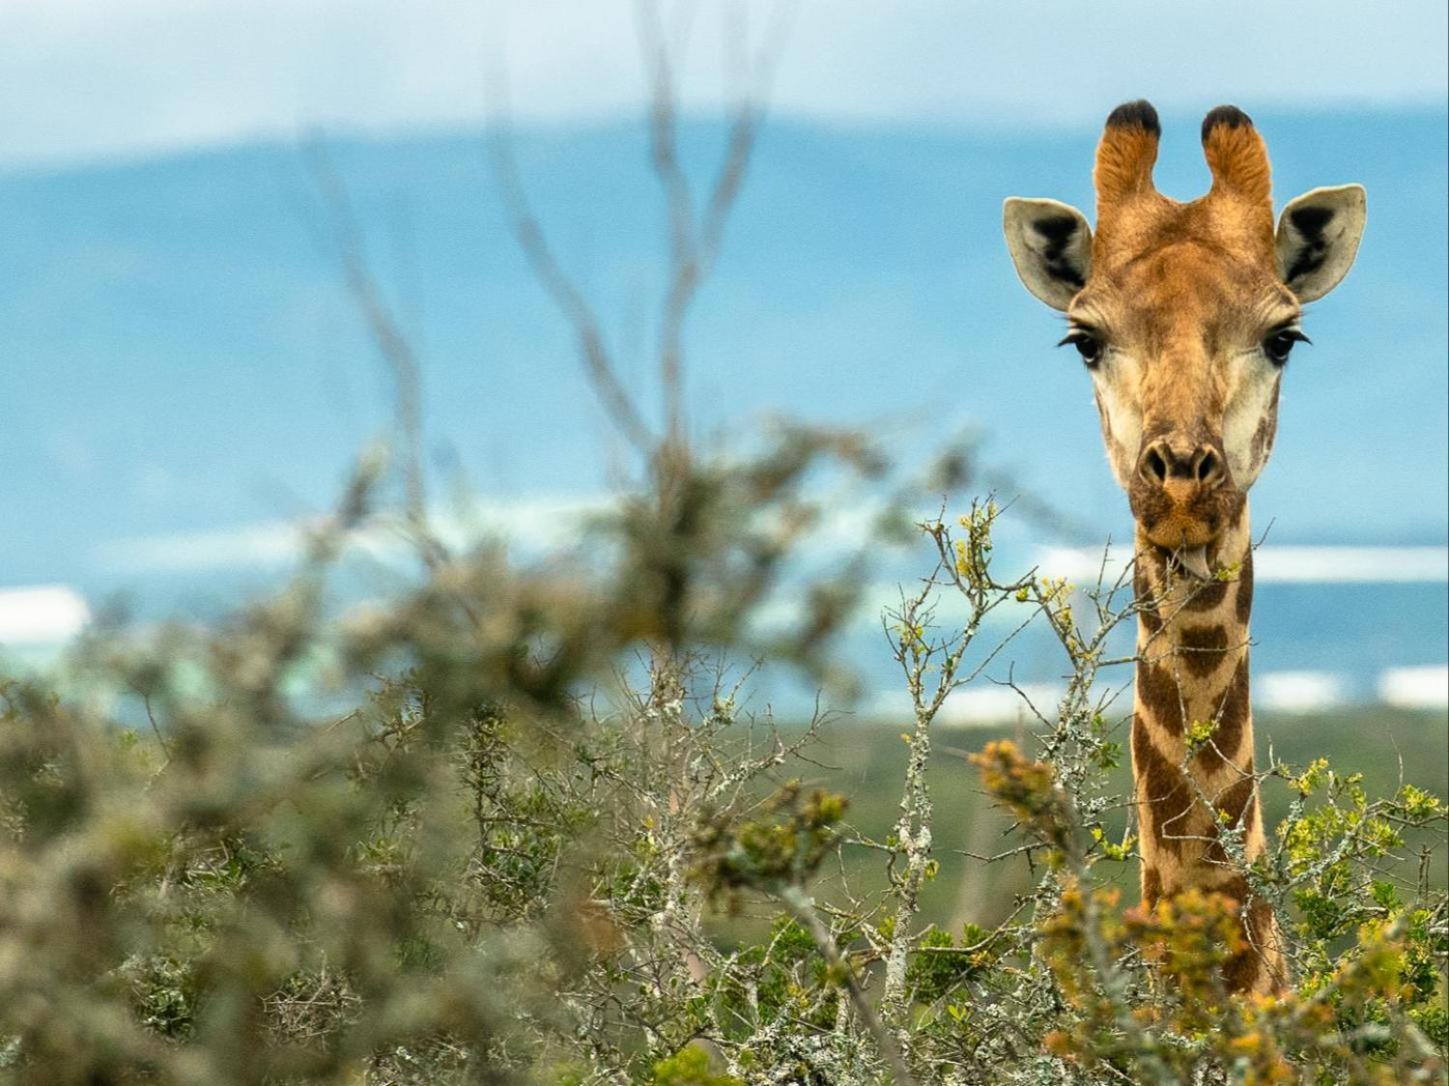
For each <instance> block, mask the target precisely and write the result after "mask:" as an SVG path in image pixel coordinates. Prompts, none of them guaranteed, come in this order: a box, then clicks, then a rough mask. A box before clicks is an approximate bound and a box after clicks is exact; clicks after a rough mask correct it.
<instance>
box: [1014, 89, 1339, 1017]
mask: <svg viewBox="0 0 1449 1086" xmlns="http://www.w3.org/2000/svg"><path fill="white" fill-rule="evenodd" d="M1160 136H1161V127H1160V125H1159V123H1158V118H1157V112H1156V111H1155V110H1154V109H1153V108H1152V106H1151V105H1150V104H1149V103H1148V102H1145V101H1137V102H1128V103H1125V104H1123V105H1121V106H1119V107H1117V109H1115V110H1114V111H1113V112H1112V113H1111V115H1110V116H1109V117H1108V118H1107V124H1106V128H1105V130H1104V131H1103V134H1102V137H1101V140H1100V142H1099V144H1098V147H1097V153H1096V163H1095V169H1094V171H1093V181H1094V184H1095V188H1096V196H1097V223H1096V229H1095V231H1094V230H1093V229H1092V227H1091V226H1089V225H1088V223H1087V220H1086V218H1085V217H1084V216H1083V215H1082V213H1081V212H1079V211H1077V210H1076V209H1075V208H1072V207H1069V206H1068V205H1066V204H1063V203H1059V202H1057V201H1055V200H1043V199H1021V198H1012V199H1009V200H1007V201H1006V204H1005V208H1004V211H1003V226H1004V229H1005V232H1006V240H1007V247H1008V249H1009V250H1010V253H1011V257H1012V260H1013V262H1014V263H1015V265H1016V270H1017V274H1018V275H1019V276H1020V277H1021V280H1022V282H1023V283H1024V284H1025V286H1026V288H1027V289H1028V290H1029V291H1030V292H1031V293H1032V294H1034V295H1035V296H1036V297H1037V298H1039V299H1040V300H1041V301H1043V302H1045V303H1046V304H1047V305H1049V306H1051V307H1052V308H1054V309H1057V310H1061V311H1063V312H1065V313H1066V316H1067V321H1068V331H1067V336H1066V338H1065V339H1064V340H1062V343H1063V344H1071V345H1072V346H1074V347H1075V348H1076V350H1077V352H1078V353H1079V354H1080V356H1081V359H1082V362H1083V363H1084V365H1085V366H1086V369H1087V371H1088V373H1089V375H1090V378H1091V383H1092V388H1093V392H1094V395H1095V398H1096V403H1097V409H1098V413H1099V415H1100V417H1101V427H1102V437H1103V440H1104V442H1105V444H1106V449H1107V459H1108V463H1109V464H1110V466H1111V469H1112V472H1113V475H1114V476H1115V477H1116V480H1117V482H1118V484H1119V485H1120V486H1121V487H1122V488H1123V489H1124V490H1125V491H1126V493H1127V499H1128V505H1129V507H1130V509H1131V512H1132V516H1133V520H1134V521H1135V525H1136V527H1135V548H1134V549H1135V567H1134V577H1133V584H1134V595H1135V601H1136V602H1135V607H1136V610H1137V625H1138V630H1137V672H1136V684H1135V693H1134V699H1133V720H1132V735H1131V749H1132V772H1133V779H1134V791H1135V803H1136V808H1137V812H1138V822H1139V825H1140V828H1141V833H1140V839H1141V846H1140V848H1141V860H1142V865H1141V871H1142V899H1143V902H1144V904H1146V905H1148V906H1151V905H1154V904H1155V903H1156V902H1157V901H1158V900H1160V899H1163V898H1168V897H1171V896H1172V895H1174V894H1176V893H1179V892H1181V891H1183V890H1187V889H1189V888H1196V889H1199V890H1202V891H1216V892H1218V893H1222V894H1224V895H1226V896H1227V897H1228V898H1230V899H1231V900H1232V901H1233V902H1234V903H1235V904H1236V906H1237V909H1238V916H1239V918H1240V921H1241V923H1242V924H1243V925H1244V932H1245V935H1246V937H1247V942H1248V945H1249V949H1248V950H1246V951H1243V952H1241V953H1239V954H1235V955H1233V956H1232V957H1231V958H1230V959H1229V960H1228V962H1227V964H1226V966H1225V969H1224V980H1225V984H1226V986H1227V987H1228V988H1229V989H1230V990H1232V991H1238V992H1275V991H1279V990H1281V989H1282V987H1283V985H1284V983H1285V981H1286V979H1287V978H1286V967H1285V960H1284V956H1283V953H1282V946H1281V936H1280V934H1279V928H1278V927H1277V924H1276V921H1275V918H1274V917H1273V915H1272V910H1271V909H1270V907H1269V906H1268V903H1267V902H1265V901H1264V900H1262V899H1261V898H1258V897H1254V896H1253V894H1252V892H1251V890H1250V888H1249V885H1248V882H1247V880H1246V879H1245V878H1244V877H1243V875H1242V873H1241V871H1240V870H1238V869H1237V867H1236V865H1234V864H1233V863H1231V862H1230V857H1229V855H1228V853H1227V850H1226V849H1225V847H1224V844H1223V841H1222V839H1221V838H1220V835H1219V826H1223V825H1228V826H1236V827H1238V828H1240V830H1241V832H1242V838H1241V842H1242V847H1243V852H1244V854H1245V857H1246V859H1247V860H1248V861H1251V860H1253V859H1254V858H1256V857H1258V856H1259V855H1261V854H1262V852H1263V850H1264V847H1265V836H1264V829H1263V825H1262V815H1261V811H1260V809H1259V802H1258V793H1257V781H1256V778H1255V777H1254V769H1253V722H1252V710H1251V706H1250V702H1249V695H1248V619H1249V614H1250V612H1251V609H1252V600H1253V552H1252V545H1251V536H1250V531H1249V520H1248V501H1247V492H1248V489H1249V488H1250V487H1251V486H1252V485H1253V482H1254V481H1255V480H1256V479H1257V478H1258V475H1259V473H1260V472H1261V471H1262V470H1263V467H1264V465H1265V464H1266V463H1267V460H1268V456H1269V453H1270V452H1271V451H1272V448H1273V440H1274V436H1275V434H1276V430H1277V413H1278V391H1279V386H1280V384H1281V382H1282V378H1283V373H1284V368H1285V366H1286V364H1287V362H1288V357H1289V354H1290V353H1291V352H1292V350H1293V348H1294V346H1295V344H1297V343H1303V342H1307V337H1306V336H1305V335H1304V334H1303V332H1302V330H1301V325H1300V320H1301V317H1302V307H1303V306H1304V305H1305V304H1306V303H1308V302H1312V301H1314V300H1315V299H1317V298H1320V297H1322V296H1323V295H1325V294H1327V293H1328V292H1329V291H1330V290H1332V289H1333V288H1334V287H1335V286H1337V285H1338V283H1339V281H1340V280H1342V278H1343V277H1344V275H1345V274H1347V272H1348V269H1349V266H1350V265H1351V264H1352V263H1353V259H1354V256H1355V254H1356V252H1357V250H1358V243H1359V238H1360V237H1361V235H1362V232H1363V226H1364V219H1365V208H1366V202H1365V195H1364V190H1363V188H1362V187H1361V186H1359V185H1342V186H1338V187H1333V188H1319V189H1314V190H1313V191H1311V192H1308V193H1306V194H1305V195H1303V196H1300V197H1298V198H1297V199H1295V200H1293V201H1291V202H1290V203H1289V204H1288V205H1287V206H1286V207H1285V208H1284V210H1283V213H1282V216H1281V217H1280V218H1279V220H1278V224H1277V228H1276V230H1275V229H1274V223H1273V204H1272V198H1271V195H1270V172H1269V164H1268V154H1267V149H1266V147H1265V145H1264V142H1263V139H1262V137H1261V135H1260V134H1259V133H1258V131H1257V129H1256V128H1255V127H1254V125H1253V122H1252V121H1251V119H1250V118H1249V117H1248V116H1247V115H1246V114H1245V113H1243V112H1242V111H1241V110H1239V109H1237V108H1236V107H1233V106H1219V107H1217V108H1216V109H1213V110H1212V111H1211V112H1209V113H1208V114H1207V116H1206V118H1205V119H1204V120H1203V124H1202V144H1203V152H1204V155H1205V157H1206V159H1207V164H1208V167H1209V169H1210V171H1211V174H1212V187H1211V188H1210V190H1209V191H1208V193H1207V194H1206V195H1205V196H1202V197H1201V198H1199V199H1196V200H1193V201H1191V202H1190V203H1179V202H1177V201H1175V200H1171V199H1168V198H1167V197H1165V196H1163V195H1161V194H1160V193H1158V192H1157V190H1156V188H1155V187H1154V185H1153V181H1152V168H1153V164H1154V163H1155V161H1156V158H1157V147H1158V140H1159V138H1160ZM1204 733H1208V734H1209V738H1208V739H1207V741H1206V744H1205V745H1203V746H1201V747H1200V748H1199V746H1198V743H1197V741H1198V740H1200V739H1201V737H1202V736H1203V735H1204ZM1214 808H1215V810H1214Z"/></svg>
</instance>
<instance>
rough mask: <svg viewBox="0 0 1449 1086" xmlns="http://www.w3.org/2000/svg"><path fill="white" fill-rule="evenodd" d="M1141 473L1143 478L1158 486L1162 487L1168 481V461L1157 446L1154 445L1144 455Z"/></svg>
mask: <svg viewBox="0 0 1449 1086" xmlns="http://www.w3.org/2000/svg"><path fill="white" fill-rule="evenodd" d="M1141 473H1142V478H1144V479H1146V480H1147V481H1148V482H1149V483H1155V484H1157V485H1158V486H1161V485H1162V484H1163V483H1165V482H1166V481H1167V461H1166V460H1165V459H1164V458H1163V456H1162V453H1161V452H1160V451H1158V448H1157V446H1156V445H1153V446H1152V447H1150V448H1149V449H1148V450H1147V451H1146V452H1145V453H1143V454H1142V467H1141Z"/></svg>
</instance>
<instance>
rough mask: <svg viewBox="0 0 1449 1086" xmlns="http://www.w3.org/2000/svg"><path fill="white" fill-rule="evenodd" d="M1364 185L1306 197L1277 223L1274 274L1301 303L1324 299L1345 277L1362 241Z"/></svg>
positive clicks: (1286, 210)
mask: <svg viewBox="0 0 1449 1086" xmlns="http://www.w3.org/2000/svg"><path fill="white" fill-rule="evenodd" d="M1367 210H1368V199H1367V197H1366V196H1365V194H1364V190H1363V186H1362V185H1339V186H1337V187H1335V188H1327V189H1314V190H1313V191H1312V192H1307V193H1304V194H1303V195H1302V196H1300V197H1298V198H1297V199H1296V200H1293V201H1292V202H1290V203H1289V204H1288V206H1287V207H1285V208H1284V209H1283V216H1282V218H1280V219H1279V220H1278V238H1277V242H1276V245H1277V248H1278V274H1279V275H1280V276H1282V278H1283V282H1284V283H1285V284H1287V287H1288V289H1289V290H1291V291H1292V292H1293V293H1294V294H1295V295H1297V296H1298V300H1299V301H1300V302H1311V301H1313V300H1314V299H1317V298H1322V297H1323V296H1324V295H1325V294H1327V293H1328V292H1329V291H1330V290H1332V289H1333V288H1334V287H1336V286H1338V284H1339V281H1340V280H1341V279H1343V277H1344V276H1345V275H1347V274H1348V269H1349V268H1350V267H1351V266H1352V264H1353V258H1354V256H1355V255H1356V254H1357V253H1358V242H1359V238H1361V237H1363V225H1364V219H1365V217H1366V215H1367Z"/></svg>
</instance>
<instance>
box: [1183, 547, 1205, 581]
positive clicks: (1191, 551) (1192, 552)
mask: <svg viewBox="0 0 1449 1086" xmlns="http://www.w3.org/2000/svg"><path fill="white" fill-rule="evenodd" d="M1174 557H1175V558H1176V559H1177V564H1178V565H1180V566H1181V567H1182V568H1183V569H1185V570H1187V571H1188V572H1189V573H1191V574H1192V575H1193V576H1194V577H1198V578H1200V579H1201V580H1204V581H1210V580H1212V579H1213V571H1212V570H1211V569H1209V568H1208V562H1207V548H1206V547H1191V548H1189V547H1184V548H1183V549H1182V550H1180V551H1178V552H1177V554H1176V555H1174Z"/></svg>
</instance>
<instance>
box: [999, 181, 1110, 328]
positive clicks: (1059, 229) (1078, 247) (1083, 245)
mask: <svg viewBox="0 0 1449 1086" xmlns="http://www.w3.org/2000/svg"><path fill="white" fill-rule="evenodd" d="M1001 225H1002V229H1003V230H1005V231H1006V248H1007V249H1008V250H1009V251H1010V253H1011V259H1012V262H1013V263H1014V264H1015V265H1016V274H1017V275H1019V276H1021V281H1022V282H1023V283H1024V284H1026V289H1027V290H1029V291H1031V292H1032V293H1033V294H1035V295H1036V296H1037V297H1038V298H1040V299H1041V300H1042V301H1044V302H1046V304H1047V305H1049V306H1051V307H1052V308H1053V309H1066V308H1067V306H1068V305H1070V304H1071V301H1072V299H1073V298H1075V297H1076V295H1077V291H1079V290H1081V289H1082V288H1083V287H1084V286H1086V285H1087V276H1088V275H1089V274H1090V273H1091V270H1092V228H1091V227H1090V226H1088V225H1087V220H1086V218H1085V217H1084V216H1083V215H1082V213H1081V212H1080V211H1078V210H1077V209H1076V208H1074V207H1071V206H1070V205H1068V204H1063V203H1060V202H1058V201H1056V200H1026V199H1023V198H1022V197H1020V196H1012V197H1011V198H1009V199H1008V200H1007V201H1006V204H1005V206H1004V207H1003V208H1002V210H1001Z"/></svg>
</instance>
